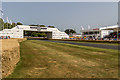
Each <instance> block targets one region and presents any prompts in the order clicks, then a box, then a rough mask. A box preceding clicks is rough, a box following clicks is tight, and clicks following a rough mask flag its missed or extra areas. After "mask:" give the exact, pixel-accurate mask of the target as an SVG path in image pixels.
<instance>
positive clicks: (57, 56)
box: [8, 40, 118, 78]
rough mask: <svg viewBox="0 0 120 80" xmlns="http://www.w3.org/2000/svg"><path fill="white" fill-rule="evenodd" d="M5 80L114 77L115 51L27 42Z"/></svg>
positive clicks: (34, 41)
mask: <svg viewBox="0 0 120 80" xmlns="http://www.w3.org/2000/svg"><path fill="white" fill-rule="evenodd" d="M20 45H21V46H20V52H21V60H20V62H19V63H18V64H17V66H16V68H15V70H14V72H13V73H12V74H11V75H9V76H8V78H117V77H118V50H112V49H101V48H94V47H86V46H79V45H72V44H64V43H55V42H45V41H37V40H28V41H24V42H22V43H20Z"/></svg>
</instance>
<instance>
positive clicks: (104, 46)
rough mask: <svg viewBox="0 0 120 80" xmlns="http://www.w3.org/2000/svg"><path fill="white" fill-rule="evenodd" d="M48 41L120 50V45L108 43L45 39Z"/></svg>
mask: <svg viewBox="0 0 120 80" xmlns="http://www.w3.org/2000/svg"><path fill="white" fill-rule="evenodd" d="M44 41H48V42H56V43H66V44H74V45H80V46H89V47H97V48H105V49H114V50H118V49H119V50H120V45H119V46H118V45H107V44H94V43H77V42H69V41H54V40H44Z"/></svg>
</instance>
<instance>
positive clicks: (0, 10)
mask: <svg viewBox="0 0 120 80" xmlns="http://www.w3.org/2000/svg"><path fill="white" fill-rule="evenodd" d="M0 12H1V18H3V10H2V9H0Z"/></svg>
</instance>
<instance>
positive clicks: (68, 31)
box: [65, 29, 76, 35]
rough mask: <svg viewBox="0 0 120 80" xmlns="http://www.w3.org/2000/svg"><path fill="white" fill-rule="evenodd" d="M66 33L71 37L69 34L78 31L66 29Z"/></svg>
mask: <svg viewBox="0 0 120 80" xmlns="http://www.w3.org/2000/svg"><path fill="white" fill-rule="evenodd" d="M65 33H66V34H68V35H69V34H73V33H76V31H75V30H73V29H66V30H65Z"/></svg>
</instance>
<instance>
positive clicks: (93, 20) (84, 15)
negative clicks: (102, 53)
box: [3, 2, 118, 32]
mask: <svg viewBox="0 0 120 80" xmlns="http://www.w3.org/2000/svg"><path fill="white" fill-rule="evenodd" d="M117 4H118V3H117V2H77V3H76V2H58V3H57V2H4V3H3V10H4V18H6V17H7V16H8V18H9V19H11V20H12V21H13V22H17V21H20V22H22V23H24V24H44V25H46V26H48V25H54V26H55V27H57V28H59V29H60V30H62V31H64V30H65V29H67V28H73V29H75V30H76V31H77V32H79V31H80V29H81V26H83V27H84V28H85V29H87V26H88V25H90V26H91V28H97V27H101V26H106V25H115V24H116V23H117V21H118V5H117Z"/></svg>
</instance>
